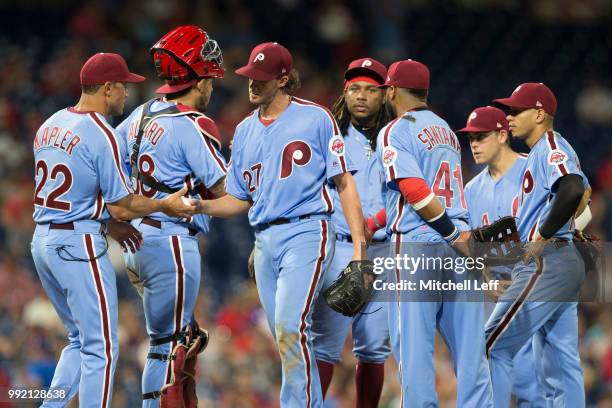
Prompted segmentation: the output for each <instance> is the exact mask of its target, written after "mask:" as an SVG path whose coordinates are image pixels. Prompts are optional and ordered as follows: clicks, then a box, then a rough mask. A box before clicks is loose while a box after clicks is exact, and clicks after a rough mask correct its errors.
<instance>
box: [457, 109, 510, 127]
mask: <svg viewBox="0 0 612 408" xmlns="http://www.w3.org/2000/svg"><path fill="white" fill-rule="evenodd" d="M498 130H506V131H507V130H508V120H507V119H506V114H505V113H504V111H502V110H501V109H499V108H495V107H493V106H484V107H482V108H476V109H474V110H473V111H472V113H470V116H468V120H467V123H466V124H465V127H464V128H463V129H459V130H458V131H457V132H455V133H487V132H492V131H498Z"/></svg>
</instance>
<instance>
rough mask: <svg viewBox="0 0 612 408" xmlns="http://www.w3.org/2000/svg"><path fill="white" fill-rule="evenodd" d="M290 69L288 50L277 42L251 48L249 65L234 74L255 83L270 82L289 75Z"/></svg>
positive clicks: (291, 60) (290, 62)
mask: <svg viewBox="0 0 612 408" xmlns="http://www.w3.org/2000/svg"><path fill="white" fill-rule="evenodd" d="M291 68H293V57H292V56H291V53H290V52H289V50H287V48H285V47H283V46H282V45H280V44H279V43H277V42H267V43H263V44H259V45H258V46H256V47H255V48H253V51H251V56H250V57H249V63H248V64H247V65H245V66H244V67H241V68H238V69H237V70H236V71H235V72H236V74H238V75H240V76H243V77H247V78H250V79H254V80H255V81H271V80H273V79H277V78H280V77H281V76H283V75H287V74H289V72H290V71H291Z"/></svg>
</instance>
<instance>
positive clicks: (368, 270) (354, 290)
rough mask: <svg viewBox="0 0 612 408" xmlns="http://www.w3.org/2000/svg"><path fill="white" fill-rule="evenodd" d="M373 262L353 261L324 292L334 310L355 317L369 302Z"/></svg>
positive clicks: (326, 299)
mask: <svg viewBox="0 0 612 408" xmlns="http://www.w3.org/2000/svg"><path fill="white" fill-rule="evenodd" d="M374 276H375V275H374V263H373V262H372V261H368V260H364V261H351V262H350V263H349V264H348V266H347V267H346V268H344V270H343V271H342V273H341V274H340V276H339V277H338V279H336V280H335V281H334V282H333V283H332V284H331V285H330V286H329V287H328V288H327V289H326V290H325V292H323V296H324V297H325V301H326V302H327V304H328V305H329V307H331V308H332V309H333V310H335V311H336V312H338V313H342V314H343V315H345V316H350V317H352V316H355V315H356V314H357V313H359V311H360V310H361V309H362V308H363V306H364V305H365V304H366V303H367V302H368V299H369V298H370V295H371V294H372V290H373V288H372V282H373V281H374Z"/></svg>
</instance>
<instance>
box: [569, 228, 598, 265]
mask: <svg viewBox="0 0 612 408" xmlns="http://www.w3.org/2000/svg"><path fill="white" fill-rule="evenodd" d="M573 241H574V244H575V245H576V248H577V249H578V252H580V256H581V257H582V260H583V261H584V271H585V273H589V272H591V271H594V270H596V269H597V268H598V266H599V263H600V262H601V259H602V258H601V250H602V246H601V240H600V239H599V238H598V237H596V236H595V235H590V234H583V233H582V231H578V230H575V232H574V238H573Z"/></svg>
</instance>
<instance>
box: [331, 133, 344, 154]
mask: <svg viewBox="0 0 612 408" xmlns="http://www.w3.org/2000/svg"><path fill="white" fill-rule="evenodd" d="M329 150H330V151H331V152H332V153H333V154H335V155H336V156H340V155H342V154H344V139H343V138H342V136H334V137H332V138H331V139H330V141H329Z"/></svg>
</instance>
